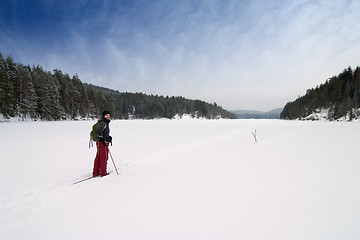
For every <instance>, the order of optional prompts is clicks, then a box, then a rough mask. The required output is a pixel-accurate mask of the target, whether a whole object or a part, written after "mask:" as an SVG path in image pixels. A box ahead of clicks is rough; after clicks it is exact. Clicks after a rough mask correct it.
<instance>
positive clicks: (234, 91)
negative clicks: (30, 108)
mask: <svg viewBox="0 0 360 240" xmlns="http://www.w3.org/2000/svg"><path fill="white" fill-rule="evenodd" d="M75 2H76V3H72V4H71V5H67V7H69V8H70V9H66V7H65V6H66V5H65V4H64V5H63V6H62V7H59V6H56V9H57V10H56V11H57V13H58V14H60V23H59V25H58V26H54V30H59V34H51V33H49V32H45V33H44V36H45V38H46V37H47V38H46V39H47V41H48V44H47V45H46V46H43V45H44V44H43V43H44V42H43V41H42V45H38V44H37V43H36V40H37V39H38V38H37V37H36V36H29V35H26V34H24V35H22V36H20V37H19V38H17V39H22V40H20V42H19V41H18V40H17V39H15V37H18V35H19V34H17V33H15V32H12V31H11V30H9V29H8V30H7V31H1V30H0V36H4V38H3V39H2V40H0V43H1V45H3V46H5V47H6V49H5V50H6V51H8V52H11V53H13V54H15V55H16V56H17V57H19V58H20V60H21V61H23V62H24V63H33V62H34V63H39V64H41V65H43V66H45V67H46V68H48V69H52V68H61V69H63V70H64V71H65V72H69V73H70V74H75V73H78V74H79V76H80V78H81V79H82V80H83V81H86V82H90V83H94V84H99V85H104V86H108V87H111V88H115V89H118V90H120V91H142V92H146V93H154V94H165V95H182V96H185V97H190V98H200V99H204V100H207V101H210V102H213V101H216V102H217V103H219V104H221V105H223V106H224V107H226V108H228V109H236V108H254V109H260V110H270V109H271V108H275V107H278V106H282V105H284V104H285V103H286V102H287V101H290V100H292V99H294V98H295V97H297V96H298V95H299V94H303V93H304V92H305V90H306V89H307V88H310V87H314V86H316V85H318V84H320V83H322V82H324V80H325V79H326V78H327V77H330V76H332V75H334V74H337V73H338V72H340V71H341V70H342V69H343V68H346V67H347V66H349V65H351V66H353V67H355V66H356V65H358V64H359V62H358V56H359V54H360V43H359V41H358V40H359V39H360V29H359V24H358V23H359V22H360V15H359V14H358V12H359V10H360V3H359V1H356V0H353V1H351V0H348V1H320V0H319V1H308V0H297V1H285V0H284V1H280V0H279V1H263V0H257V1H217V0H208V1H160V0H158V1H141V0H139V1H111V0H107V1H100V2H97V1H75ZM56 4H59V3H56V2H50V3H48V5H46V6H47V8H46V9H47V11H48V13H47V14H48V15H50V14H51V13H53V12H54V11H55V10H54V9H55V5H56ZM56 11H55V12H56ZM80 12H81V14H80ZM18 21H20V20H18ZM0 22H1V21H0ZM20 24H21V23H20ZM20 31H21V26H20ZM47 31H49V30H47ZM9 33H10V34H9ZM6 37H7V38H8V40H6ZM39 38H40V37H39ZM10 39H11V41H13V43H10ZM19 45H20V46H19ZM3 51H4V50H3Z"/></svg>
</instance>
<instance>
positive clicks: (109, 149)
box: [108, 147, 119, 175]
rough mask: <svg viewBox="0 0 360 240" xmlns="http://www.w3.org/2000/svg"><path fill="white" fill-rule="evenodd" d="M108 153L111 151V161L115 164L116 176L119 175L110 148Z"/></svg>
mask: <svg viewBox="0 0 360 240" xmlns="http://www.w3.org/2000/svg"><path fill="white" fill-rule="evenodd" d="M108 151H109V153H110V157H111V160H112V162H113V164H114V168H115V171H116V174H117V175H119V173H118V170H117V168H116V166H115V162H114V159H113V157H112V155H111V152H110V149H109V147H108Z"/></svg>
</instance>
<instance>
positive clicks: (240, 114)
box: [232, 108, 283, 119]
mask: <svg viewBox="0 0 360 240" xmlns="http://www.w3.org/2000/svg"><path fill="white" fill-rule="evenodd" d="M282 111H283V108H275V109H273V110H271V111H269V112H262V111H256V110H235V111H232V113H234V114H235V115H236V117H237V118H239V119H251V118H254V119H279V118H280V113H281V112H282Z"/></svg>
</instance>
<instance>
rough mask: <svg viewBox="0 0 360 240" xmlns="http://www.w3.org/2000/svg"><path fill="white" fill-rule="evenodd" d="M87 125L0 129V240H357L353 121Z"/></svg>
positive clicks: (357, 126)
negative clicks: (98, 159) (100, 164)
mask: <svg viewBox="0 0 360 240" xmlns="http://www.w3.org/2000/svg"><path fill="white" fill-rule="evenodd" d="M94 122H95V121H66V122H18V123H12V122H11V123H0V132H1V133H2V138H1V140H0V141H1V144H0V146H1V153H0V154H1V155H0V156H1V160H0V168H1V172H2V173H1V175H0V182H1V183H0V239H6V240H12V239H19V240H20V239H21V240H23V239H36V240H42V239H44V240H50V239H51V240H54V239H59V240H60V239H61V240H64V239H104V240H105V239H106V240H110V239H124V240H130V239H146V240H148V239H156V240H160V239H163V240H174V239H179V240H185V239H187V240H189V239H194V240H202V239H203V240H209V239H218V240H230V239H234V240H235V239H236V240H238V239H246V240H255V239H256V240H271V239H274V240H290V239H291V240H311V239H314V240H319V239H324V240H325V239H326V240H331V239H338V240H345V239H346V240H358V239H360V157H359V143H360V140H359V133H360V122H350V123H349V122H300V121H282V120H191V119H188V120H147V121H146V120H131V121H112V122H111V123H110V128H111V135H112V136H113V139H114V141H113V146H112V147H111V148H110V150H111V153H112V156H113V157H114V161H115V163H116V165H117V167H118V168H119V174H120V175H116V173H115V172H114V171H113V170H114V166H113V164H112V162H111V159H109V162H108V170H112V171H113V172H112V173H111V174H110V175H109V176H106V177H103V178H94V179H91V180H89V181H86V182H82V183H79V184H76V185H73V182H75V181H77V180H80V179H83V178H86V177H88V176H90V175H91V172H92V164H93V160H94V157H95V153H96V148H95V147H94V148H91V149H89V148H88V139H89V132H90V129H91V126H92V124H93V123H94ZM255 129H256V131H257V138H258V143H254V137H253V136H252V134H251V132H253V131H255Z"/></svg>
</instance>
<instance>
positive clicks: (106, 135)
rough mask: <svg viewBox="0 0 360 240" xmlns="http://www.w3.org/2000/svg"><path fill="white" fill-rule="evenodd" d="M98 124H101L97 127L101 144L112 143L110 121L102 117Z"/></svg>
mask: <svg viewBox="0 0 360 240" xmlns="http://www.w3.org/2000/svg"><path fill="white" fill-rule="evenodd" d="M98 122H99V124H98V125H97V128H96V133H97V135H98V137H99V142H100V141H103V140H105V141H107V142H111V137H110V128H109V123H110V120H107V119H106V118H104V117H102V118H100V119H99V121H98Z"/></svg>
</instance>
